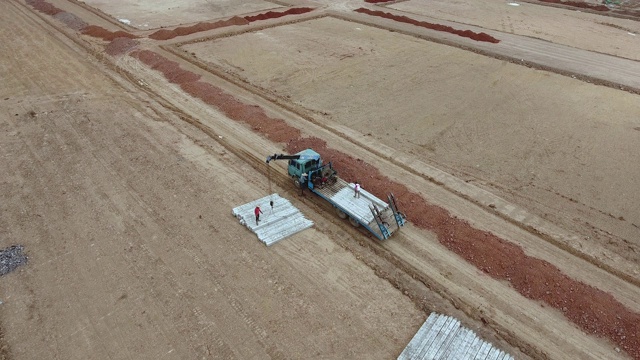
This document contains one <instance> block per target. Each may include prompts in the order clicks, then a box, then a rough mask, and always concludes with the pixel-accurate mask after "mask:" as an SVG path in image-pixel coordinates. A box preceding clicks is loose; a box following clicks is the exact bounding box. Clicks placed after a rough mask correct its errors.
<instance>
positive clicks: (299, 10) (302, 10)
mask: <svg viewBox="0 0 640 360" xmlns="http://www.w3.org/2000/svg"><path fill="white" fill-rule="evenodd" d="M312 10H313V9H312V8H291V9H287V10H286V11H282V12H275V11H268V12H266V13H262V14H258V15H253V16H245V17H244V18H245V19H246V20H247V21H249V22H253V21H258V20H267V19H277V18H279V17H283V16H287V15H300V14H304V13H308V12H309V11H312Z"/></svg>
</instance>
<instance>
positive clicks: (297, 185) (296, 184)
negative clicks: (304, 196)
mask: <svg viewBox="0 0 640 360" xmlns="http://www.w3.org/2000/svg"><path fill="white" fill-rule="evenodd" d="M293 186H295V187H296V188H298V189H300V187H301V186H302V185H301V184H300V179H296V178H294V179H293Z"/></svg>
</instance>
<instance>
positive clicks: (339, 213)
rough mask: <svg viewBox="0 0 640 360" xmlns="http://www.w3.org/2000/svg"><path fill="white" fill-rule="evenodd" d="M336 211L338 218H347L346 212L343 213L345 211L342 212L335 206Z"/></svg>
mask: <svg viewBox="0 0 640 360" xmlns="http://www.w3.org/2000/svg"><path fill="white" fill-rule="evenodd" d="M336 212H337V213H338V217H339V218H340V219H346V218H347V214H345V213H344V211H342V210H340V209H338V208H336Z"/></svg>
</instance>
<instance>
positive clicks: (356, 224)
mask: <svg viewBox="0 0 640 360" xmlns="http://www.w3.org/2000/svg"><path fill="white" fill-rule="evenodd" d="M349 223H350V224H351V226H353V227H358V226H360V223H359V222H358V221H357V220H356V219H354V218H352V217H350V218H349Z"/></svg>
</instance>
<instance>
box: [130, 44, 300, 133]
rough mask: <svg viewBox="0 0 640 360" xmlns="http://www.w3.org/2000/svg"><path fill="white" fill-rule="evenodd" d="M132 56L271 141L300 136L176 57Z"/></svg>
mask: <svg viewBox="0 0 640 360" xmlns="http://www.w3.org/2000/svg"><path fill="white" fill-rule="evenodd" d="M131 56H133V57H135V58H136V59H139V60H140V61H142V62H143V63H145V64H146V65H148V66H149V67H151V68H152V69H155V70H158V71H160V72H162V73H163V74H164V76H165V77H166V78H167V80H169V81H170V82H172V83H174V84H178V85H180V87H181V88H182V89H183V90H184V91H185V92H186V93H187V94H189V95H191V96H193V97H195V98H198V99H200V100H202V101H204V102H205V103H207V104H209V105H212V106H215V107H217V108H218V109H220V110H221V111H222V112H223V113H224V114H225V115H227V116H228V117H230V118H232V119H236V120H242V121H244V122H245V123H247V124H248V125H250V126H251V128H252V129H253V130H254V131H259V132H261V133H263V134H265V135H266V136H267V138H269V139H270V140H272V141H275V142H287V141H289V140H291V139H295V138H298V137H300V130H298V129H295V128H292V127H290V126H289V125H287V123H286V122H285V121H284V120H282V119H276V118H272V117H270V116H268V115H267V114H266V113H265V112H264V110H263V109H262V108H261V107H259V106H252V105H246V104H244V103H243V102H241V101H240V100H238V99H236V98H235V97H233V96H231V95H229V94H227V93H225V92H223V91H222V90H221V89H220V88H218V87H215V86H213V85H211V84H209V83H205V82H202V81H199V80H200V75H197V74H194V73H192V72H190V71H187V70H183V69H181V68H180V66H179V64H178V63H177V62H175V61H171V60H169V59H166V58H164V57H162V56H160V55H158V54H156V53H155V52H153V51H149V50H140V51H135V52H133V53H131Z"/></svg>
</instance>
